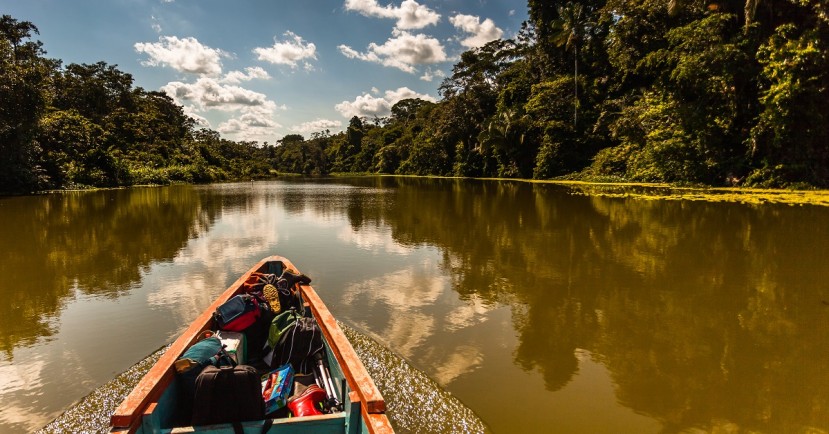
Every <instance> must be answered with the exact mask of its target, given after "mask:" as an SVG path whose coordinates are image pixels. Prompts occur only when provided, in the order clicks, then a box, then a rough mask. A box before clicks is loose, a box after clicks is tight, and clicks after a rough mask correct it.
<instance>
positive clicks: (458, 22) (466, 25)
mask: <svg viewBox="0 0 829 434" xmlns="http://www.w3.org/2000/svg"><path fill="white" fill-rule="evenodd" d="M449 22H450V23H452V25H453V26H455V28H456V29H458V30H462V31H464V32H465V33H468V34H471V36H469V37H468V38H466V39H464V40H462V41H461V45H463V46H464V47H468V48H479V47H483V46H484V45H485V44H486V43H487V42H490V41H494V40H496V39H499V38H501V36H503V34H504V31H503V30H501V29H499V28H498V27H496V26H495V22H493V21H492V20H491V19H489V18H487V19H485V20H484V21H483V22H481V18H480V17H476V16H474V15H464V14H457V15H455V16H454V17H450V18H449Z"/></svg>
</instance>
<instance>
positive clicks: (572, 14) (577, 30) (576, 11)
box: [552, 2, 593, 125]
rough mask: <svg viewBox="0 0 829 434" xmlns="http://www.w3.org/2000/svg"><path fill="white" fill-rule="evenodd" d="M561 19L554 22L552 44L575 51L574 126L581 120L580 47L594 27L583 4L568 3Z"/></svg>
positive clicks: (562, 9)
mask: <svg viewBox="0 0 829 434" xmlns="http://www.w3.org/2000/svg"><path fill="white" fill-rule="evenodd" d="M558 15H559V18H558V19H556V20H554V21H553V22H552V28H553V35H552V42H553V44H555V45H556V46H558V47H564V49H565V50H567V51H570V50H572V51H573V101H574V104H573V125H577V124H578V118H579V46H580V44H581V43H582V42H583V41H584V39H585V37H586V36H587V34H588V33H587V31H588V28H589V27H590V26H592V25H593V23H592V22H590V21H589V17H588V14H587V12H586V11H585V8H584V7H583V6H582V4H581V3H573V2H568V3H567V4H565V5H562V6H559V8H558Z"/></svg>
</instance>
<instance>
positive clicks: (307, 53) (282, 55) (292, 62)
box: [253, 31, 317, 70]
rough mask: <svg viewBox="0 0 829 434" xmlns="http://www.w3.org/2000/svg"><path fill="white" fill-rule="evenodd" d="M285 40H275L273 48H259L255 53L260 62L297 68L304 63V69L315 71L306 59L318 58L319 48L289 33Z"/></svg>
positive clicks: (254, 50) (285, 34) (286, 33)
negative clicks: (300, 63)
mask: <svg viewBox="0 0 829 434" xmlns="http://www.w3.org/2000/svg"><path fill="white" fill-rule="evenodd" d="M283 36H285V40H283V41H277V40H276V38H274V43H273V45H272V46H270V47H267V48H263V47H257V48H254V49H253V52H254V53H255V54H257V55H258V56H259V60H264V61H266V62H270V63H273V64H275V65H288V66H290V67H291V68H296V67H297V65H298V64H299V62H303V68H305V69H306V70H309V69H313V68H312V67H311V64H310V63H309V62H308V61H307V60H305V59H315V60H316V58H317V46H316V45H314V43H313V42H306V41H305V40H304V39H302V37H301V36H298V35H297V34H295V33H294V32H291V31H288V32H285V33H284V35H283Z"/></svg>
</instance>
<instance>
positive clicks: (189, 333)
mask: <svg viewBox="0 0 829 434" xmlns="http://www.w3.org/2000/svg"><path fill="white" fill-rule="evenodd" d="M283 269H288V270H290V271H292V272H294V273H299V271H298V270H297V268H296V267H294V265H293V264H292V263H291V262H290V261H289V260H287V259H286V258H284V257H281V256H271V257H268V258H265V259H263V260H261V261H260V262H259V263H257V264H256V265H255V266H254V267H253V268H251V269H250V270H249V271H248V272H247V273H245V274H243V275H242V276H241V277H239V279H238V280H236V281H235V282H234V283H233V284H232V285H230V287H229V288H228V289H227V290H226V291H225V292H224V293H222V295H220V296H219V298H217V299H216V300H215V301H214V302H213V304H211V305H210V306H209V307H208V308H207V309H206V310H205V311H204V312H203V313H202V314H201V315H199V317H198V318H196V320H195V321H193V323H192V324H190V326H189V327H188V328H187V329H186V330H185V331H184V333H183V334H182V335H181V336H180V337H179V338H178V339H176V341H175V342H174V343H173V344H172V345H171V346H170V347H169V348H168V349H167V351H166V352H165V353H164V354H163V355H162V356H161V358H160V359H159V360H158V362H157V363H156V364H155V366H153V367H152V369H150V371H149V372H148V373H147V374H146V375H145V376H144V378H143V379H141V381H140V382H139V383H138V385H136V386H135V388H134V389H133V390H132V392H131V393H130V394H129V395H128V396H127V397H126V399H124V401H123V402H122V403H121V405H120V406H119V407H118V409H117V410H115V413H113V414H112V416H111V417H110V432H111V433H121V434H132V433H139V434H142V433H143V434H149V433H176V432H199V433H215V434H220V433H234V427H233V426H232V425H231V424H219V425H207V426H195V427H194V426H186V427H179V426H170V425H171V424H172V422H171V420H174V419H175V418H174V415H173V413H174V412H175V408H176V404H177V399H178V397H177V394H178V387H176V381H177V377H176V373H175V369H174V366H173V364H174V362H175V361H176V359H178V358H179V357H180V356H181V355H182V354H183V353H184V351H185V350H186V349H187V348H189V347H190V345H192V344H193V343H195V342H196V341H197V340H198V338H199V336H200V335H201V334H202V332H204V331H206V330H210V329H212V328H213V317H212V314H213V312H215V311H216V308H217V307H219V306H221V305H222V304H223V303H224V302H226V301H227V300H229V299H230V298H232V297H233V296H235V295H237V294H240V293H242V292H243V290H242V284H243V283H244V282H245V281H246V280H247V279H248V277H249V276H250V275H251V273H254V272H260V273H273V274H277V275H278V274H281V272H282V270H283ZM299 290H300V295H301V298H302V300H303V302H304V304H305V306H306V307H307V308H310V313H311V314H312V315H313V316H314V317H315V318H316V320H317V323H318V324H319V326H320V329H321V330H322V333H323V337H324V340H325V347H326V348H325V350H326V356H327V357H328V361H329V368H330V371H331V376H332V377H333V378H334V379H335V384H343V385H345V387H346V390H345V391H343V392H344V393H342V396H341V399H342V400H343V401H344V406H343V408H344V411H342V412H338V413H332V414H324V415H321V416H306V417H294V418H280V419H272V420H271V421H270V422H268V424H266V421H265V420H261V421H250V422H242V427H243V429H244V431H245V432H251V433H253V432H255V433H260V432H263V427H265V426H266V425H270V429H268V430H266V431H264V432H273V433H276V432H278V433H311V432H313V433H320V434H326V433H332V434H333V433H348V434H362V433H372V434H386V433H393V432H394V430H393V429H392V427H391V425H390V424H389V420H388V418H387V417H386V415H385V410H386V404H385V401H383V397H382V395H381V394H380V391H379V390H378V389H377V387H376V386H375V384H374V381H373V380H372V379H371V377H370V376H369V374H368V372H367V371H366V368H365V366H363V363H362V362H361V361H360V359H359V357H357V354H356V353H355V352H354V349H353V348H352V346H351V344H350V343H349V342H348V339H347V338H346V337H345V335H344V334H343V332H342V330H341V329H340V327H339V326H338V325H337V322H336V320H335V319H334V317H333V316H331V313H330V312H329V311H328V308H327V307H326V306H325V304H324V303H323V302H322V300H321V299H320V298H319V296H318V295H317V293H316V291H315V290H314V288H312V287H311V286H310V285H302V284H300V285H299ZM343 380H344V381H343ZM337 381H339V383H337Z"/></svg>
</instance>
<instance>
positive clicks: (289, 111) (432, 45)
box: [0, 0, 527, 143]
mask: <svg viewBox="0 0 829 434" xmlns="http://www.w3.org/2000/svg"><path fill="white" fill-rule="evenodd" d="M0 6H2V7H0V11H2V12H1V13H3V14H10V15H12V16H13V17H14V18H15V19H17V20H21V21H31V22H32V23H34V24H35V25H36V26H37V27H38V28H39V30H40V35H39V36H37V39H39V40H40V41H42V42H43V44H44V48H45V49H46V51H47V56H48V57H52V58H57V59H61V60H63V61H64V64H69V63H95V62H98V61H104V62H107V63H109V64H113V65H118V68H119V69H120V70H122V71H124V72H127V73H130V74H132V76H133V77H134V79H135V85H136V86H141V87H143V88H145V89H148V90H163V91H165V92H167V93H168V94H170V96H172V97H173V98H175V99H176V101H178V102H179V103H180V104H181V105H183V106H184V107H185V110H186V111H187V113H188V114H190V115H191V116H193V117H194V118H196V119H198V120H199V121H200V122H203V125H204V126H207V127H209V128H212V129H214V130H217V131H219V132H220V133H222V135H223V136H225V137H227V138H230V139H235V140H256V141H259V142H265V141H267V142H270V143H274V142H275V141H276V140H278V139H279V138H281V137H283V136H285V135H286V134H297V133H298V134H303V135H304V136H305V137H309V136H310V134H311V133H312V132H315V131H321V130H323V129H329V130H331V132H337V131H341V130H343V129H344V128H345V126H347V125H348V120H349V119H350V118H351V117H352V116H354V115H358V116H367V117H369V118H373V117H374V116H386V115H388V114H389V109H390V107H391V106H392V105H393V104H394V103H396V102H397V101H399V100H400V99H403V98H410V97H420V98H424V99H431V100H437V99H438V98H439V97H440V96H439V94H438V91H437V89H438V86H439V85H440V82H441V81H442V80H443V78H444V77H445V76H446V75H449V74H451V70H452V65H454V63H455V62H456V61H457V59H458V56H460V54H461V53H462V52H463V51H465V50H467V49H469V48H472V47H476V46H480V45H482V44H484V43H486V42H487V41H489V40H492V39H497V38H498V37H501V38H510V37H514V36H515V34H516V33H517V32H518V29H519V28H520V26H521V22H522V21H524V20H525V19H526V18H527V4H526V0H465V1H460V0H444V1H436V0H394V1H391V2H384V1H379V2H378V1H377V0H304V1H303V0H297V1H295V0H270V1H268V0H236V1H231V0H95V1H93V0H72V1H67V0H0Z"/></svg>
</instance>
